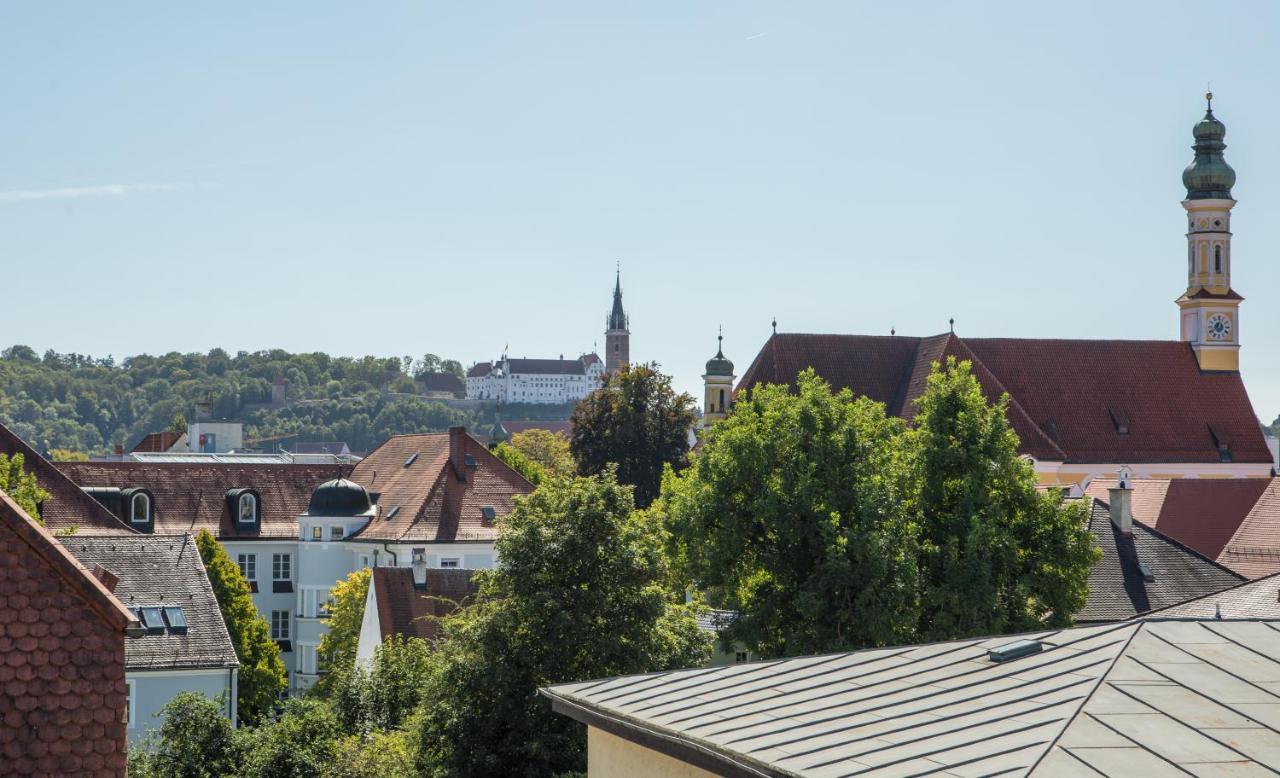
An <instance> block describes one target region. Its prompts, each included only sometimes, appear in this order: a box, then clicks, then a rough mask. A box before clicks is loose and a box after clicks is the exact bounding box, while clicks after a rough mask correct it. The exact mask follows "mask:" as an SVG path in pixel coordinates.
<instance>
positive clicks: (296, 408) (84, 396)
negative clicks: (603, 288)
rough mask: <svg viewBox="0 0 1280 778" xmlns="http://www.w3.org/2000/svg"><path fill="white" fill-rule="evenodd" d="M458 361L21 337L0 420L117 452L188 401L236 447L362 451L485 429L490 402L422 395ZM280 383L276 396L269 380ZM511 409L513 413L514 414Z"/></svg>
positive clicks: (524, 412) (491, 414) (185, 413)
mask: <svg viewBox="0 0 1280 778" xmlns="http://www.w3.org/2000/svg"><path fill="white" fill-rule="evenodd" d="M462 372H463V368H462V365H461V363H459V362H457V361H456V360H451V359H441V358H440V357H438V356H436V355H434V354H426V355H424V356H423V357H421V358H418V359H414V358H412V357H407V356H406V357H376V356H364V357H355V358H353V357H332V356H329V355H328V354H323V353H308V354H293V353H290V352H287V351H281V350H278V349H276V350H270V351H256V352H252V353H250V352H245V351H241V352H239V353H236V354H229V353H228V352H226V351H224V350H222V349H218V348H215V349H213V350H212V351H210V352H208V353H207V354H199V353H191V354H180V353H177V352H171V353H168V354H163V355H160V356H151V355H147V354H140V355H137V356H132V357H127V358H125V359H123V360H120V361H118V362H117V361H116V360H114V359H113V358H112V357H110V356H108V357H106V358H95V357H92V356H87V355H83V354H59V353H56V352H53V351H47V352H45V354H44V355H43V356H41V355H39V354H37V353H36V352H35V351H34V350H33V349H31V348H29V347H27V346H21V345H19V346H11V347H9V348H7V349H4V350H3V351H0V423H3V424H5V425H6V426H8V427H9V428H10V429H11V430H13V431H14V432H16V433H17V434H18V435H19V436H21V437H22V438H23V439H24V440H27V441H29V442H31V444H32V445H34V446H36V448H38V449H40V450H42V451H51V450H53V449H62V450H65V451H67V452H78V453H93V454H102V453H109V452H110V451H111V450H112V449H113V448H114V447H115V446H117V445H122V446H124V447H125V449H126V450H127V449H128V448H130V447H131V446H132V445H133V444H135V443H137V441H139V440H141V439H142V437H143V436H144V435H146V434H147V433H149V432H157V431H161V430H166V429H172V428H174V426H175V425H176V424H178V423H180V422H181V420H183V419H191V418H192V416H193V413H194V409H195V406H196V404H197V403H201V404H204V405H206V406H207V408H208V413H209V415H210V416H211V417H213V418H225V419H234V420H237V421H241V422H244V425H245V441H246V445H252V446H253V447H255V448H258V449H262V450H275V449H276V448H277V447H279V446H286V447H287V446H288V445H290V444H292V443H293V442H295V441H318V440H341V441H346V442H347V443H348V444H349V445H350V446H351V448H352V450H356V451H365V450H368V449H370V448H372V447H374V446H376V445H378V444H379V443H381V442H382V441H383V440H385V439H386V438H387V437H388V436H390V435H393V434H405V433H412V432H431V431H439V430H444V429H447V428H448V427H450V426H453V425H459V424H460V425H464V426H466V427H467V428H469V429H472V430H476V431H481V432H488V430H489V429H490V428H491V427H492V426H493V424H494V421H495V420H496V409H495V408H494V406H493V405H492V404H483V405H482V404H478V403H467V402H463V401H458V400H456V399H453V398H450V397H443V398H442V397H439V396H438V394H435V393H433V394H432V395H430V396H428V395H427V394H426V393H425V387H426V386H427V385H428V382H430V383H431V385H435V384H436V383H437V382H436V381H432V380H431V379H432V378H438V377H439V376H441V375H453V376H457V377H458V378H462ZM277 379H282V380H283V381H284V382H285V396H284V398H283V402H278V403H275V404H273V403H272V384H273V382H275V381H276V380H277ZM567 412H568V411H567V409H565V408H561V407H559V406H556V407H549V406H524V407H520V408H515V409H513V408H510V407H508V408H506V409H504V417H505V418H509V419H514V418H563V416H564V415H566V414H567ZM517 413H519V414H521V415H519V416H517V415H515V414H517Z"/></svg>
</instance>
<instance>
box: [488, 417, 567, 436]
mask: <svg viewBox="0 0 1280 778" xmlns="http://www.w3.org/2000/svg"><path fill="white" fill-rule="evenodd" d="M502 428H503V429H504V430H506V431H507V434H509V435H518V434H520V433H521V432H528V431H529V430H546V431H547V432H551V433H554V434H556V435H563V436H564V437H565V438H568V437H569V436H570V435H572V434H573V422H571V421H569V420H568V419H565V420H564V421H504V422H502Z"/></svg>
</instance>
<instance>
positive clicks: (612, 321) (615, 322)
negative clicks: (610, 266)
mask: <svg viewBox="0 0 1280 778" xmlns="http://www.w3.org/2000/svg"><path fill="white" fill-rule="evenodd" d="M608 326H609V329H611V330H625V329H626V328H627V313H626V311H624V310H623V309H622V267H621V265H619V267H618V271H617V276H616V277H615V278H614V282H613V308H612V310H610V311H609V321H608Z"/></svg>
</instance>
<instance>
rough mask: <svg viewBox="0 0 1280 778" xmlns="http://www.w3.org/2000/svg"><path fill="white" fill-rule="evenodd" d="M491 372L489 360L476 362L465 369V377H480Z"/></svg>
mask: <svg viewBox="0 0 1280 778" xmlns="http://www.w3.org/2000/svg"><path fill="white" fill-rule="evenodd" d="M491 372H493V364H492V363H490V362H477V363H476V364H474V365H472V366H471V369H470V370H468V371H467V378H480V377H482V376H487V375H489V373H491Z"/></svg>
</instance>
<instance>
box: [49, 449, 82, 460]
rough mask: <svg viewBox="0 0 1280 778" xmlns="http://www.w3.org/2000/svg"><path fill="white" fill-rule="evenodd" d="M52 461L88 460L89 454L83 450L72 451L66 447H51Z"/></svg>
mask: <svg viewBox="0 0 1280 778" xmlns="http://www.w3.org/2000/svg"><path fill="white" fill-rule="evenodd" d="M49 461H50V462H88V461H89V455H88V454H86V453H84V452H83V451H70V450H68V449H65V448H52V449H49Z"/></svg>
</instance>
